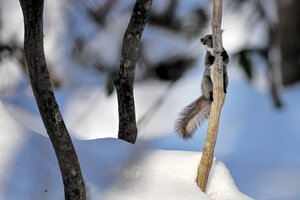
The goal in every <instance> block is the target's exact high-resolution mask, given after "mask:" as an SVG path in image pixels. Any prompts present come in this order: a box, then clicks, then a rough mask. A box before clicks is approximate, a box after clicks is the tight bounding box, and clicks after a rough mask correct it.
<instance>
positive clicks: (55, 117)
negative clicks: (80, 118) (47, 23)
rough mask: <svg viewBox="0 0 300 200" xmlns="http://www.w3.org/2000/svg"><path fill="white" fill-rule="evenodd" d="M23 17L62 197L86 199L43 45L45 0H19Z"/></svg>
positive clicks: (34, 87) (31, 69) (30, 63)
mask: <svg viewBox="0 0 300 200" xmlns="http://www.w3.org/2000/svg"><path fill="white" fill-rule="evenodd" d="M20 4H21V7H22V11H23V16H24V27H25V40H24V49H25V56H26V62H27V65H28V70H29V75H30V82H31V86H32V90H33V93H34V96H35V99H36V102H37V105H38V108H39V111H40V114H41V117H42V120H43V123H44V126H45V128H46V130H47V133H48V135H49V138H50V140H51V143H52V146H53V148H54V150H55V153H56V157H57V160H58V164H59V167H60V171H61V175H62V179H63V183H64V190H65V199H68V200H70V199H72V200H85V199H86V193H85V186H84V181H83V177H82V174H81V169H80V165H79V162H78V158H77V155H76V152H75V148H74V146H73V143H72V140H71V138H70V135H69V133H68V130H67V128H66V126H65V123H64V121H63V119H62V116H61V113H60V110H59V107H58V104H57V102H56V99H55V96H54V93H53V90H52V87H51V83H50V78H49V73H48V71H47V66H46V60H45V55H44V44H43V7H44V0H20Z"/></svg>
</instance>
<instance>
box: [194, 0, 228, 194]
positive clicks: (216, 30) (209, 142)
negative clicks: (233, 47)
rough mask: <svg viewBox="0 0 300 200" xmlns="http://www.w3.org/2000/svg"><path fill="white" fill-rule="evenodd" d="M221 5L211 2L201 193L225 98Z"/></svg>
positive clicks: (210, 160)
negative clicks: (209, 101)
mask: <svg viewBox="0 0 300 200" xmlns="http://www.w3.org/2000/svg"><path fill="white" fill-rule="evenodd" d="M222 3H223V2H222V0H214V1H213V19H212V24H211V26H212V35H213V45H214V54H215V62H214V66H213V70H212V81H213V87H214V90H213V98H214V101H213V102H212V105H211V110H210V117H209V124H208V130H207V136H206V140H205V144H204V148H203V151H202V157H201V161H200V165H199V168H198V176H197V185H198V186H199V187H200V189H201V190H202V191H203V192H205V190H206V185H207V180H208V175H209V172H210V169H211V165H212V161H213V154H214V148H215V145H216V140H217V134H218V127H219V120H220V115H221V110H222V107H223V104H224V101H225V97H226V96H225V93H224V89H223V85H224V84H223V59H222V57H221V53H222V51H223V46H222V34H221V22H222Z"/></svg>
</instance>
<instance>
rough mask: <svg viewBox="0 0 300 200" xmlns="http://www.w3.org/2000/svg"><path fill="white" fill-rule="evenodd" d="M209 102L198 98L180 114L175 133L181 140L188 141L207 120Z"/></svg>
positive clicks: (201, 97) (203, 98) (202, 97)
mask: <svg viewBox="0 0 300 200" xmlns="http://www.w3.org/2000/svg"><path fill="white" fill-rule="evenodd" d="M210 107H211V101H210V100H209V99H207V98H205V97H204V96H200V97H199V98H198V99H196V100H195V101H194V102H192V103H191V104H190V105H188V106H187V107H186V108H185V109H184V110H183V111H182V113H181V114H180V117H179V119H178V120H177V122H176V130H175V131H176V132H177V133H178V134H179V135H180V136H181V137H182V138H183V139H189V138H191V137H192V135H193V133H194V132H195V130H196V129H197V127H198V126H200V125H201V123H202V122H203V121H204V120H205V119H207V118H208V116H209V113H210Z"/></svg>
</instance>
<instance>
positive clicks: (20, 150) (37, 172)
mask: <svg viewBox="0 0 300 200" xmlns="http://www.w3.org/2000/svg"><path fill="white" fill-rule="evenodd" d="M10 108H12V107H11V106H10ZM14 111H15V112H14V114H18V116H19V120H22V119H25V118H23V117H25V115H26V114H24V113H23V114H24V115H23V116H22V117H20V116H21V114H22V111H20V110H18V111H17V110H14ZM19 114H20V115H19ZM21 118H22V119H21ZM28 118H30V116H29V115H27V117H26V120H27V121H22V122H23V123H28V124H30V122H29V121H28ZM35 122H36V121H35V120H33V121H32V122H31V123H35ZM0 124H1V126H0V129H1V135H0V143H1V146H0V152H1V154H0V160H1V165H0V180H1V182H0V188H1V190H0V198H1V199H5V200H6V199H7V200H14V199H15V200H19V199H24V200H27V199H28V200H33V199H63V185H62V181H61V178H60V173H59V168H58V165H57V162H56V159H55V155H54V151H53V150H52V147H51V144H50V140H49V138H48V137H45V136H44V134H39V133H37V132H34V131H33V130H31V129H30V127H26V126H25V125H24V124H21V123H20V121H18V120H16V119H15V118H14V116H13V115H11V114H10V113H9V112H8V111H7V109H6V105H5V104H4V105H3V104H2V102H0ZM100 133H101V130H99V136H100V135H101V134H100ZM74 144H75V148H76V150H77V153H78V156H79V160H80V163H81V168H82V172H83V176H84V178H85V181H86V187H87V191H88V192H87V194H88V199H95V200H96V199H107V200H113V199H116V200H117V199H118V200H119V199H132V200H133V199H149V200H150V199H203V200H204V199H205V200H206V199H207V200H208V199H220V200H221V199H223V200H225V199H228V200H235V199H236V200H241V199H245V200H247V199H250V198H248V197H247V196H246V195H244V194H242V193H240V192H239V190H238V189H237V187H236V186H235V184H234V181H233V179H232V178H231V175H230V173H229V171H228V169H227V168H226V167H225V165H224V164H223V163H222V162H221V161H218V160H216V159H215V160H214V164H213V167H212V171H211V175H210V178H209V183H208V188H207V194H204V193H202V192H201V190H200V189H199V188H198V187H197V185H196V183H195V177H196V173H197V166H198V163H199V160H200V157H201V153H200V152H191V151H170V150H154V149H150V148H145V147H142V146H141V145H132V144H129V143H127V142H124V141H122V140H118V139H114V138H102V139H94V140H77V139H74Z"/></svg>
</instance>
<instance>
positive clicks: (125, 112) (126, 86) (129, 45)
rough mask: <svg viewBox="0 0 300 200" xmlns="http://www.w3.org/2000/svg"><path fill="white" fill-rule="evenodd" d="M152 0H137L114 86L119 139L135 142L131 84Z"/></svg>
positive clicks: (127, 30)
mask: <svg viewBox="0 0 300 200" xmlns="http://www.w3.org/2000/svg"><path fill="white" fill-rule="evenodd" d="M151 4H152V0H137V1H136V3H135V5H134V8H133V11H132V15H131V18H130V21H129V24H128V27H127V29H126V32H125V34H124V38H123V46H122V54H121V62H120V69H119V73H118V76H117V78H116V80H115V86H116V89H117V95H118V106H119V135H118V137H119V139H122V140H125V141H127V142H130V143H133V144H134V143H135V141H136V138H137V126H136V118H135V107H134V96H133V85H134V76H135V65H136V62H137V58H138V52H139V45H140V39H141V37H142V34H143V31H144V27H145V24H146V19H147V17H148V15H149V11H150V7H151Z"/></svg>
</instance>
